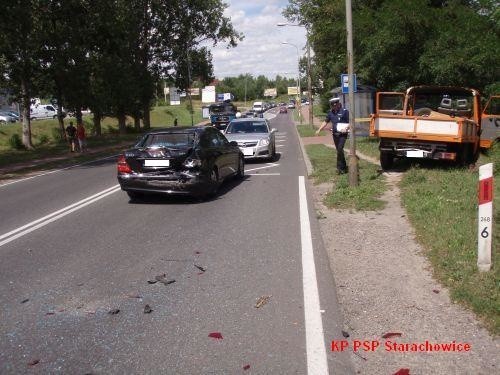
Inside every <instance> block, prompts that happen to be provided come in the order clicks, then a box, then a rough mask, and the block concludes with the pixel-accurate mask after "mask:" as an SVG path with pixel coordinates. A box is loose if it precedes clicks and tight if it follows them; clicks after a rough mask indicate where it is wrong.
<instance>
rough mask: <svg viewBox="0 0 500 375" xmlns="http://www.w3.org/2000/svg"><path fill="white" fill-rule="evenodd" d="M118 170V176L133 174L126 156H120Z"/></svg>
mask: <svg viewBox="0 0 500 375" xmlns="http://www.w3.org/2000/svg"><path fill="white" fill-rule="evenodd" d="M117 170H118V174H126V173H132V168H130V165H128V163H127V160H126V159H125V155H120V156H118V164H117Z"/></svg>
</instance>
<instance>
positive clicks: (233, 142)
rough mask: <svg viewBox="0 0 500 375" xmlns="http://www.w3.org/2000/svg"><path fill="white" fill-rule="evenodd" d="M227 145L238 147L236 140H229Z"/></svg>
mask: <svg viewBox="0 0 500 375" xmlns="http://www.w3.org/2000/svg"><path fill="white" fill-rule="evenodd" d="M229 145H230V146H233V147H238V142H236V141H231V142H229Z"/></svg>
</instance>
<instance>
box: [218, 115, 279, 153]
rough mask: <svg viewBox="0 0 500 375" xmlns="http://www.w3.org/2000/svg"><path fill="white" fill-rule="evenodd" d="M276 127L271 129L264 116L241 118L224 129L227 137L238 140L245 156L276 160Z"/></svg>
mask: <svg viewBox="0 0 500 375" xmlns="http://www.w3.org/2000/svg"><path fill="white" fill-rule="evenodd" d="M275 133H276V129H271V128H270V126H269V122H268V121H267V120H266V119H264V118H258V117H257V118H239V119H235V120H233V121H231V122H230V123H229V125H228V126H227V128H226V130H225V131H224V135H225V136H226V138H227V139H228V140H229V141H230V142H231V141H236V142H237V143H238V146H239V148H240V150H241V151H242V152H243V156H244V157H245V158H246V159H248V158H257V159H270V160H274V159H275V157H276V140H275Z"/></svg>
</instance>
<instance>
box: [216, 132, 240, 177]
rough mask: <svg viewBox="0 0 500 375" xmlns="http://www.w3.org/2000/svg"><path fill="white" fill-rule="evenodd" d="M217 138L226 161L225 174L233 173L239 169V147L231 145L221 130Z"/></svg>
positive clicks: (224, 161)
mask: <svg viewBox="0 0 500 375" xmlns="http://www.w3.org/2000/svg"><path fill="white" fill-rule="evenodd" d="M217 138H218V140H219V145H220V149H221V153H222V159H223V163H224V176H225V177H226V176H228V175H233V174H235V173H236V171H237V170H238V165H239V161H240V160H239V158H240V155H239V148H238V147H233V146H231V145H230V144H229V141H228V140H227V138H226V137H225V136H224V134H222V133H220V132H218V133H217Z"/></svg>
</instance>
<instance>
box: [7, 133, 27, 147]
mask: <svg viewBox="0 0 500 375" xmlns="http://www.w3.org/2000/svg"><path fill="white" fill-rule="evenodd" d="M9 145H10V147H11V148H12V149H14V150H24V145H23V142H22V140H21V137H20V136H19V134H12V136H11V137H10V138H9Z"/></svg>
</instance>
